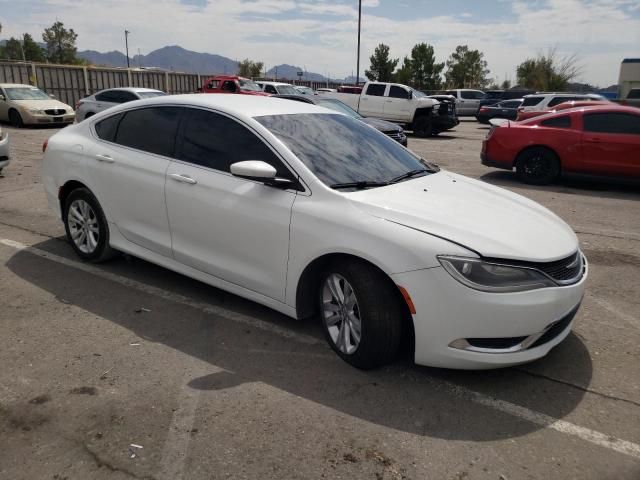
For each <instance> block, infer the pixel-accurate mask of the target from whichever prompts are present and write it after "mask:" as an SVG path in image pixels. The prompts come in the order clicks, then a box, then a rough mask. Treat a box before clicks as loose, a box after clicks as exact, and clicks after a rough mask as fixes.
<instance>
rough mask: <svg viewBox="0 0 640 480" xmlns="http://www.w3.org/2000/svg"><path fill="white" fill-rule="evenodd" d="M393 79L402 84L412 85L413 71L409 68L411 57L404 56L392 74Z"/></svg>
mask: <svg viewBox="0 0 640 480" xmlns="http://www.w3.org/2000/svg"><path fill="white" fill-rule="evenodd" d="M393 81H394V82H396V83H402V84H404V85H413V73H412V70H411V59H410V58H409V57H407V56H405V57H404V60H403V61H402V66H401V67H400V68H399V69H398V70H396V72H395V73H394V74H393Z"/></svg>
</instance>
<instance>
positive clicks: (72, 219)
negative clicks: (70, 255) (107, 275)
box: [63, 188, 115, 263]
mask: <svg viewBox="0 0 640 480" xmlns="http://www.w3.org/2000/svg"><path fill="white" fill-rule="evenodd" d="M63 218H64V226H65V230H66V232H67V238H68V239H69V241H70V242H71V246H72V247H73V249H74V250H75V252H76V253H77V254H78V256H79V257H80V258H82V259H83V260H87V261H89V262H94V263H98V262H102V261H104V260H107V259H109V258H111V257H112V256H114V254H115V251H114V250H113V249H112V248H111V247H110V246H109V227H108V224H107V219H106V217H105V215H104V212H103V211H102V208H101V207H100V204H99V203H98V200H97V199H96V197H95V196H94V195H93V194H92V193H91V192H90V191H89V190H87V189H86V188H78V189H76V190H74V191H73V192H71V193H70V194H69V196H68V197H67V199H66V200H65V203H64V214H63Z"/></svg>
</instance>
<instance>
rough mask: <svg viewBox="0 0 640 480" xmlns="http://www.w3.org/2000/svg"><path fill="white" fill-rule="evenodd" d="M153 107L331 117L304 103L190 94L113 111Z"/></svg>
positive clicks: (276, 99)
mask: <svg viewBox="0 0 640 480" xmlns="http://www.w3.org/2000/svg"><path fill="white" fill-rule="evenodd" d="M153 105H185V106H187V105H188V106H195V107H205V108H212V109H215V110H218V111H221V112H223V113H227V114H230V115H234V116H237V117H261V116H264V115H290V114H296V113H335V112H334V111H333V110H329V109H326V108H322V107H317V106H315V105H312V104H310V103H306V102H292V101H291V100H287V99H282V98H273V97H261V96H256V95H225V94H217V93H192V94H185V95H164V96H160V97H154V98H149V99H145V100H136V101H134V102H128V103H124V104H122V105H121V106H120V107H114V108H113V109H109V111H113V112H115V111H116V109H118V110H120V109H122V110H127V109H129V108H131V107H143V106H153Z"/></svg>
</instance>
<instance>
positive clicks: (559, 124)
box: [540, 115, 571, 128]
mask: <svg viewBox="0 0 640 480" xmlns="http://www.w3.org/2000/svg"><path fill="white" fill-rule="evenodd" d="M540 126H541V127H551V128H571V117H570V116H569V115H563V116H562V117H554V118H549V119H547V120H543V121H542V122H540Z"/></svg>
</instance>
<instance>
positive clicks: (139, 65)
mask: <svg viewBox="0 0 640 480" xmlns="http://www.w3.org/2000/svg"><path fill="white" fill-rule="evenodd" d="M138 68H142V56H141V55H140V49H138Z"/></svg>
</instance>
